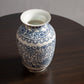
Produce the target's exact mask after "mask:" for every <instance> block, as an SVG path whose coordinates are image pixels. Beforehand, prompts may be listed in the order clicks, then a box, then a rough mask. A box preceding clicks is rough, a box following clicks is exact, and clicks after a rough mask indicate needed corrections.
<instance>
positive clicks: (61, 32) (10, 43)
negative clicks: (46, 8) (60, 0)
mask: <svg viewBox="0 0 84 84" xmlns="http://www.w3.org/2000/svg"><path fill="white" fill-rule="evenodd" d="M19 16H20V14H12V15H8V16H4V17H1V18H0V84H84V27H83V26H81V25H80V24H78V23H76V22H74V21H72V20H69V19H67V18H64V17H61V16H57V15H52V20H51V24H52V25H53V27H54V28H55V31H56V33H57V44H56V50H55V55H54V58H53V60H52V63H51V64H50V66H49V67H48V68H47V69H46V71H44V72H42V73H30V72H28V71H27V69H26V68H25V67H23V65H22V64H21V58H20V56H19V54H18V51H17V46H16V31H17V29H18V27H19V26H20V25H21V22H20V20H19Z"/></svg>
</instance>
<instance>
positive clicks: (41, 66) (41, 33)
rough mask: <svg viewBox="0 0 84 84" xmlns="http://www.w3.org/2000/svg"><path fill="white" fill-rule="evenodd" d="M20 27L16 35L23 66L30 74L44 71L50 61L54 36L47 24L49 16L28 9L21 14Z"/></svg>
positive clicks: (53, 48)
mask: <svg viewBox="0 0 84 84" xmlns="http://www.w3.org/2000/svg"><path fill="white" fill-rule="evenodd" d="M20 19H21V21H22V23H23V24H22V25H21V26H20V27H19V29H18V30H17V33H16V38H17V46H18V50H19V54H20V55H21V57H22V63H23V65H24V66H25V67H26V68H27V69H28V70H29V71H31V72H40V71H44V70H45V69H46V68H47V67H48V66H49V64H50V63H51V61H52V58H53V55H54V50H55V44H56V34H55V31H54V29H53V27H52V26H51V25H50V24H49V22H50V20H51V15H50V14H49V13H48V12H47V11H45V10H42V9H30V10H27V11H25V12H23V13H22V14H21V17H20Z"/></svg>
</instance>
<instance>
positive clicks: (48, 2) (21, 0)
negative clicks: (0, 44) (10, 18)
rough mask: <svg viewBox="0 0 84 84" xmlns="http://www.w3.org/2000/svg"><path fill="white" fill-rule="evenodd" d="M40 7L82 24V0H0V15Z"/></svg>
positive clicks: (83, 1) (83, 7) (83, 3)
mask: <svg viewBox="0 0 84 84" xmlns="http://www.w3.org/2000/svg"><path fill="white" fill-rule="evenodd" d="M30 8H42V9H45V10H48V11H49V12H50V13H53V14H56V15H60V16H64V17H67V18H70V19H72V20H74V21H76V22H78V23H80V24H82V25H84V0H0V16H4V15H8V14H12V13H18V12H23V11H25V10H27V9H30Z"/></svg>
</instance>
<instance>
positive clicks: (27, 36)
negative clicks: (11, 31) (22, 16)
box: [17, 24, 55, 44]
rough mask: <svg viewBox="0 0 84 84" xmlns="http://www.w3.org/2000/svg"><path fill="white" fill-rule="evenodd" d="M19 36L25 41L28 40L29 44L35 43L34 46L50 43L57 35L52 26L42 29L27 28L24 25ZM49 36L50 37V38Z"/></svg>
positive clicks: (19, 31)
mask: <svg viewBox="0 0 84 84" xmlns="http://www.w3.org/2000/svg"><path fill="white" fill-rule="evenodd" d="M17 34H18V36H19V38H21V39H22V40H23V41H24V40H26V41H27V43H31V42H33V43H34V44H37V43H44V42H48V41H49V40H50V39H52V37H53V36H54V35H55V32H54V29H53V27H52V26H51V25H50V24H47V25H46V26H45V25H44V26H42V27H40V28H31V27H29V28H25V26H24V25H21V26H20V28H19V30H18V32H17ZM49 34H50V36H48V35H49Z"/></svg>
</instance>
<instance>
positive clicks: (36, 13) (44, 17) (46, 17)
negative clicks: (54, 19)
mask: <svg viewBox="0 0 84 84" xmlns="http://www.w3.org/2000/svg"><path fill="white" fill-rule="evenodd" d="M20 20H21V22H22V23H24V24H25V25H28V26H34V27H36V26H42V25H45V24H46V23H49V22H50V20H51V15H50V13H49V12H48V11H46V10H43V9H29V10H26V11H24V12H23V13H22V14H21V16H20ZM35 20H37V21H41V22H42V23H38V24H31V23H29V21H35Z"/></svg>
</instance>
